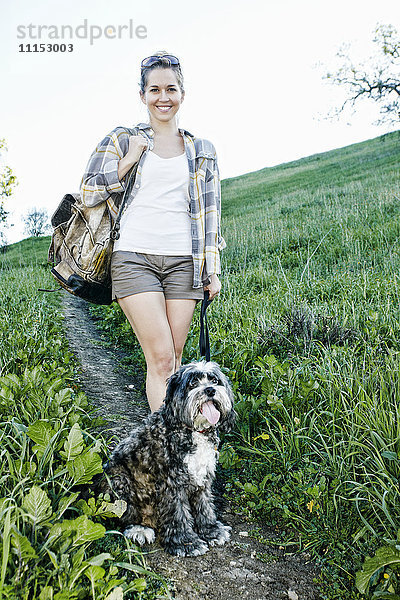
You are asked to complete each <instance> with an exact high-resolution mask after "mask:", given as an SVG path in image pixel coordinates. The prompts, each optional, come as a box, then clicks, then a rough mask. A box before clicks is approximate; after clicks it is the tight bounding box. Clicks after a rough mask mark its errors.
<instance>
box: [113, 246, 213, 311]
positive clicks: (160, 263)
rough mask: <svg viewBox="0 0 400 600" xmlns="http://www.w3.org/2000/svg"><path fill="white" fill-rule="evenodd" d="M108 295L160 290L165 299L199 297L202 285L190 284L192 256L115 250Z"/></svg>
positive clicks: (129, 294) (196, 298) (117, 295)
mask: <svg viewBox="0 0 400 600" xmlns="http://www.w3.org/2000/svg"><path fill="white" fill-rule="evenodd" d="M111 280H112V298H113V300H114V299H115V298H125V296H131V295H132V294H140V293H142V292H163V293H164V296H165V298H166V299H167V300H168V299H173V298H184V299H193V300H197V301H198V300H202V299H203V298H204V290H203V287H200V288H194V287H193V258H192V256H191V255H190V256H163V255H158V254H142V253H139V252H126V251H122V250H117V251H116V252H113V254H112V258H111Z"/></svg>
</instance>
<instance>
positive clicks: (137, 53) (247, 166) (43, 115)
mask: <svg viewBox="0 0 400 600" xmlns="http://www.w3.org/2000/svg"><path fill="white" fill-rule="evenodd" d="M0 9H1V23H0V40H1V41H0V56H1V72H0V75H1V84H2V85H1V96H0V98H1V99H0V102H1V104H0V138H5V139H6V142H7V145H8V153H7V154H6V156H5V159H3V164H7V165H8V166H10V167H11V168H12V169H13V171H14V174H15V175H16V176H17V178H18V180H19V185H18V187H17V188H16V189H15V193H14V194H13V196H12V197H11V198H10V200H9V201H8V202H7V205H6V208H7V209H8V210H9V211H10V212H11V215H10V218H9V222H10V224H11V223H13V227H10V228H9V229H8V230H7V232H6V237H7V239H8V241H9V242H14V241H17V240H19V239H21V238H22V237H25V234H24V230H23V224H22V222H21V217H22V215H24V214H26V212H27V210H28V209H30V208H32V207H34V206H36V207H38V208H46V209H47V210H48V212H49V213H50V214H51V213H52V212H53V211H54V210H55V208H56V206H57V204H58V203H59V202H60V200H61V198H62V196H63V195H64V194H65V193H67V192H77V191H78V189H79V183H80V180H81V177H82V174H83V172H84V169H85V167H86V164H87V161H88V159H89V156H90V154H91V152H92V151H93V150H94V148H95V146H96V144H97V143H98V142H99V141H100V140H101V139H102V138H103V137H104V136H105V135H106V134H107V133H109V132H110V131H111V130H112V129H114V128H115V127H116V126H119V125H124V126H130V127H131V126H133V125H135V124H137V123H139V122H142V121H147V112H146V108H145V106H144V105H143V104H142V103H141V102H140V99H139V86H138V81H139V76H140V61H141V59H142V58H144V57H145V56H148V55H150V54H152V53H153V52H155V51H157V50H167V51H168V52H170V53H172V54H175V55H177V56H178V57H179V58H180V60H181V65H182V69H183V75H184V83H185V90H186V96H185V100H184V102H183V105H182V108H181V110H180V118H179V126H181V127H184V128H186V129H188V130H189V131H190V132H192V133H194V134H195V135H197V136H198V137H204V138H208V139H209V140H211V141H212V142H213V144H214V146H215V147H216V150H217V154H218V160H219V168H220V173H221V177H222V178H223V179H224V178H227V177H233V176H236V175H241V174H243V173H247V172H249V171H255V170H257V169H261V168H263V167H267V166H273V165H276V164H280V163H283V162H288V161H291V160H294V159H297V158H301V157H303V156H308V155H310V154H315V153H318V152H324V151H326V150H330V149H333V148H337V147H342V146H346V145H348V144H351V143H355V142H359V141H362V140H365V139H369V138H372V137H375V136H378V135H380V134H381V133H386V132H387V131H388V130H389V129H388V127H376V126H373V125H372V121H373V120H374V119H375V118H376V112H374V108H373V106H369V107H368V106H365V108H363V109H362V110H359V111H358V112H357V114H356V115H355V116H353V117H351V118H350V119H349V118H347V119H346V118H343V119H341V120H340V121H334V122H332V121H326V120H321V119H319V118H318V117H319V115H324V114H326V113H327V112H328V110H329V108H330V107H332V105H333V103H334V101H335V99H336V100H337V101H338V100H339V99H340V98H341V97H342V96H341V94H342V92H341V90H339V89H336V88H333V87H331V86H329V85H328V84H327V83H326V82H324V81H323V80H322V74H323V72H324V69H323V68H321V67H318V64H319V63H322V64H326V65H327V66H329V65H331V64H332V62H333V60H334V57H335V54H336V52H337V50H338V49H339V47H340V46H341V44H342V43H343V42H350V41H351V42H354V43H355V44H356V47H357V48H358V51H359V52H360V54H361V55H362V54H366V55H368V54H369V53H370V50H371V39H372V35H373V30H374V28H375V26H376V25H377V23H385V24H386V23H387V24H389V23H390V24H392V25H394V26H395V27H397V28H398V29H400V10H399V4H398V0H381V1H380V2H376V0H336V2H335V3H333V4H332V3H331V4H327V3H326V2H321V0H301V1H299V0H247V2H243V1H239V0H213V1H210V0H202V2H196V3H189V2H187V0H170V1H169V2H166V1H165V0H163V1H161V0H152V1H151V2H146V3H145V2H143V1H142V2H137V1H136V2H134V1H129V0H118V1H117V2H114V3H111V2H110V1H109V0H81V1H77V0H68V1H65V0H61V1H57V2H56V1H55V0H35V2H32V0H0ZM85 19H86V25H87V29H88V31H89V29H90V27H93V28H94V29H93V31H96V32H97V31H100V29H101V31H102V33H101V38H100V39H96V40H94V41H93V43H92V44H91V43H90V40H89V39H79V38H77V37H76V35H75V31H76V28H77V27H79V26H81V27H80V30H78V31H80V33H81V34H82V33H84V27H83V26H84V22H85ZM131 23H132V27H133V30H135V28H136V27H138V26H142V29H141V30H140V33H141V35H142V38H139V37H135V36H134V37H132V38H130V37H129V30H128V29H127V28H126V27H125V28H124V29H121V35H120V37H119V38H118V37H115V38H114V39H112V37H109V38H107V37H106V36H105V34H104V30H105V29H106V28H107V27H108V28H111V29H108V31H109V32H110V36H111V35H112V32H113V31H115V32H118V27H119V26H124V25H125V26H126V25H128V26H129V25H130V24H131ZM30 24H32V25H33V26H34V27H33V29H32V28H31V31H32V34H33V35H35V36H37V33H38V26H39V25H42V26H56V27H58V31H59V32H60V31H61V26H63V25H64V26H67V25H69V26H71V27H72V29H73V33H74V37H75V39H73V40H71V39H69V38H68V37H67V39H49V37H48V36H46V31H48V32H50V31H51V30H50V29H48V30H45V29H42V39H28V37H27V35H28V29H27V27H28V26H29V25H30ZM18 27H19V30H17V28H18ZM143 27H145V28H146V37H143V33H144V30H143ZM18 31H20V32H21V31H23V32H25V34H26V37H25V38H24V39H22V38H18ZM52 31H53V32H54V31H55V29H54V28H53V30H52ZM48 34H49V33H48ZM20 35H21V34H20ZM40 42H42V43H47V42H51V43H53V44H54V43H60V44H61V43H66V44H67V45H68V44H69V43H73V46H74V49H73V51H72V52H65V53H62V52H58V53H55V52H43V53H34V52H19V44H24V47H25V48H26V45H27V44H28V43H30V44H31V46H33V44H35V43H37V44H40ZM348 121H350V122H348Z"/></svg>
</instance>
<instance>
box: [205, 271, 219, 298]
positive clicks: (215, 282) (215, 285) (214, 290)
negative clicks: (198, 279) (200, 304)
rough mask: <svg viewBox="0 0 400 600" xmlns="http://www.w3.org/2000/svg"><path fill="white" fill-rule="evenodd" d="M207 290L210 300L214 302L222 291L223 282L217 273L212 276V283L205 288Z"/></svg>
mask: <svg viewBox="0 0 400 600" xmlns="http://www.w3.org/2000/svg"><path fill="white" fill-rule="evenodd" d="M205 290H208V293H209V299H210V300H212V299H213V298H215V296H217V295H218V294H219V292H220V291H221V282H220V280H219V279H218V275H216V274H215V273H213V274H212V275H210V283H209V284H208V285H205V286H204V291H205Z"/></svg>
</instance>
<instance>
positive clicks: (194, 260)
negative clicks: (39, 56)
mask: <svg viewBox="0 0 400 600" xmlns="http://www.w3.org/2000/svg"><path fill="white" fill-rule="evenodd" d="M139 93H140V98H141V100H142V102H143V103H144V104H145V105H146V106H147V110H148V115H149V123H140V124H139V125H137V126H136V127H135V128H134V130H133V135H131V133H132V132H130V131H127V129H126V128H125V127H117V128H116V129H114V130H113V131H112V132H111V133H110V134H109V135H107V136H106V137H105V138H104V139H103V140H102V141H101V142H100V143H99V144H98V146H97V147H96V149H95V151H94V152H93V154H92V156H91V157H90V159H89V163H88V165H87V168H86V172H85V174H84V175H83V178H82V182H81V197H82V201H83V202H84V203H85V204H86V205H87V206H93V205H95V204H97V203H98V202H101V201H104V200H106V201H107V202H108V205H109V207H110V209H111V211H112V212H113V214H114V215H115V214H116V213H117V209H116V206H118V205H119V202H120V201H121V195H122V194H123V192H124V190H125V186H126V184H127V179H128V177H129V172H130V170H131V168H132V167H133V165H135V164H136V163H138V165H137V173H136V178H135V184H134V187H133V191H132V192H131V195H130V198H129V201H128V202H127V206H126V208H125V209H124V212H123V214H122V217H121V223H120V237H119V239H118V240H116V242H115V244H114V251H113V256H112V263H111V277H112V286H113V298H114V299H116V300H117V301H118V303H119V305H120V306H121V308H122V310H123V312H124V313H125V315H126V317H127V318H128V320H129V322H130V324H131V326H132V329H133V331H134V332H135V334H136V336H137V339H138V340H139V343H140V345H141V347H142V350H143V352H144V356H145V359H146V365H147V374H146V393H147V398H148V401H149V405H150V409H151V411H152V412H154V411H155V410H157V409H158V408H159V407H160V406H161V404H162V402H163V399H164V396H165V390H166V381H167V379H168V378H169V377H170V376H171V375H172V374H173V373H174V372H175V371H176V370H177V369H178V368H179V366H180V364H181V358H182V352H183V347H184V345H185V341H186V337H187V334H188V331H189V327H190V323H191V321H192V317H193V313H194V309H195V306H196V303H197V302H198V301H199V300H201V299H202V298H203V295H204V291H203V290H208V291H209V297H210V299H212V298H214V297H215V296H217V294H219V292H220V289H221V284H220V281H219V278H218V274H219V273H220V258H219V251H220V250H221V249H222V248H224V247H225V245H226V244H225V241H224V239H223V237H222V236H221V232H220V206H221V201H220V189H221V188H220V180H219V171H218V165H217V157H216V153H215V149H214V146H213V145H212V144H211V142H209V141H208V140H205V139H201V138H196V137H195V136H193V135H192V134H191V133H189V132H188V131H186V130H185V129H181V128H178V125H177V113H178V111H179V108H180V106H181V104H182V102H183V99H184V97H185V91H184V88H183V77H182V71H181V67H180V64H179V60H178V59H177V58H176V57H175V56H172V55H170V54H167V53H165V52H158V53H157V54H155V55H152V56H149V57H147V58H145V59H144V60H143V61H142V64H141V81H140V92H139ZM127 174H128V177H126V176H127ZM117 194H118V196H116V195H117ZM118 198H119V202H118Z"/></svg>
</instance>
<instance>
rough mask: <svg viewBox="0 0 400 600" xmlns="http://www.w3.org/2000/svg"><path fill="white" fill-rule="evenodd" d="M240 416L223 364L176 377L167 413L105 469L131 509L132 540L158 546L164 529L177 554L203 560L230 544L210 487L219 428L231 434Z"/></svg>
mask: <svg viewBox="0 0 400 600" xmlns="http://www.w3.org/2000/svg"><path fill="white" fill-rule="evenodd" d="M235 416H236V415H235V411H234V409H233V393H232V389H231V386H230V384H229V382H228V380H227V378H226V377H225V375H224V374H223V372H222V371H221V369H220V368H219V366H218V365H217V364H216V363H214V362H206V361H200V362H198V363H190V364H187V365H184V366H182V367H181V368H180V369H179V370H178V371H177V372H176V373H175V374H174V375H172V377H171V378H170V379H169V382H168V386H167V392H166V397H165V400H164V403H163V405H162V406H161V408H160V409H159V410H158V411H157V412H155V413H153V414H151V415H149V417H147V419H146V420H145V421H144V422H143V424H142V425H141V426H139V427H138V428H137V429H135V430H134V431H132V433H131V434H130V436H129V437H127V438H126V439H124V440H122V441H121V442H120V443H119V444H118V446H117V447H116V448H115V450H114V451H113V453H112V454H111V456H110V460H109V462H108V465H107V466H106V469H105V471H106V474H107V479H108V485H109V486H110V490H111V491H112V493H113V496H116V497H118V498H120V499H123V500H125V502H126V503H127V509H126V511H125V513H124V514H123V516H122V518H121V519H122V523H123V525H124V527H125V528H126V529H125V532H124V533H125V535H126V536H127V537H130V538H132V539H133V540H134V541H135V542H136V543H139V544H144V543H145V542H148V543H151V542H153V541H154V539H155V532H154V529H157V531H158V534H159V537H160V542H161V544H162V545H163V546H164V548H165V550H167V551H168V552H169V553H171V554H174V555H177V556H197V555H200V554H204V553H205V552H207V550H208V549H209V546H213V545H214V544H224V543H225V542H226V541H227V540H228V539H229V537H230V533H229V532H230V529H231V528H230V527H227V526H225V525H223V524H222V523H221V522H220V521H218V520H217V517H216V513H215V508H214V502H213V496H212V492H211V485H212V481H213V478H214V474H215V467H216V462H217V458H218V451H217V448H218V445H219V437H218V433H217V430H218V429H219V430H222V431H229V430H230V429H231V428H232V426H233V424H234V420H235ZM216 421H217V422H216Z"/></svg>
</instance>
